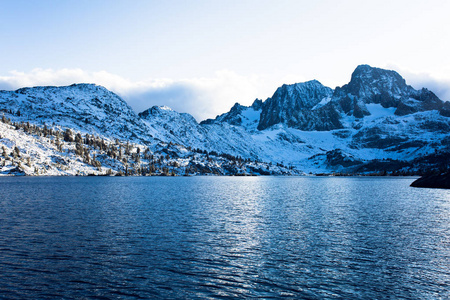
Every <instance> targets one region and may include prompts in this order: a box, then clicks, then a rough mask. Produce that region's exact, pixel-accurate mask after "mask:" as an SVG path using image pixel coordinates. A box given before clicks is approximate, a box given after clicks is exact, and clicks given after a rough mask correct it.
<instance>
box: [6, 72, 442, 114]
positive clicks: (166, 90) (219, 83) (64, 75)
mask: <svg viewBox="0 0 450 300" xmlns="http://www.w3.org/2000/svg"><path fill="white" fill-rule="evenodd" d="M393 69H397V70H398V69H399V68H398V67H395V68H393ZM400 71H401V73H402V74H404V75H405V78H406V81H407V83H408V84H410V85H412V86H413V87H414V88H416V89H420V88H422V87H426V88H428V89H430V90H432V91H433V92H435V93H436V95H437V96H438V97H439V98H441V99H442V100H445V101H449V100H450V80H447V79H437V78H434V77H433V76H431V75H430V74H426V73H420V74H418V73H413V72H410V71H407V70H400ZM286 78H289V81H292V83H294V82H301V81H303V80H304V79H303V78H301V79H299V80H297V81H296V80H295V79H294V76H292V75H290V76H287V77H286ZM286 78H283V79H280V82H282V81H286ZM316 79H318V80H319V81H320V78H316ZM73 83H95V84H98V85H102V86H104V87H106V88H107V89H110V90H112V91H114V92H115V93H117V94H119V95H120V96H122V97H123V98H124V99H125V100H126V101H127V102H128V104H129V105H130V106H131V107H132V108H133V109H134V110H135V111H136V112H141V111H144V110H146V109H148V108H150V107H152V106H154V105H160V106H162V105H166V106H169V107H171V108H173V109H174V110H176V111H178V112H187V113H190V114H192V115H193V116H194V117H195V118H196V119H197V121H201V120H204V119H207V118H213V117H215V116H216V115H218V114H220V113H222V112H223V111H227V110H229V108H230V107H232V106H233V105H234V103H236V102H239V103H241V104H244V105H250V104H251V103H252V102H253V100H254V99H255V98H262V99H263V100H264V99H265V98H267V97H270V96H272V94H271V93H272V92H273V90H274V88H275V87H276V86H278V85H279V83H278V82H273V81H271V80H269V79H268V78H265V77H262V76H256V75H253V76H243V75H240V74H237V73H235V72H233V71H230V70H222V71H218V72H216V73H215V74H213V75H212V76H210V77H201V78H186V79H171V78H155V79H146V80H141V81H132V80H130V79H127V78H124V77H121V76H119V75H116V74H112V73H109V72H106V71H98V72H92V71H86V70H82V69H58V70H54V69H40V68H37V69H33V70H31V71H30V72H19V71H11V72H9V74H8V75H6V76H0V90H15V89H18V88H22V87H31V86H48V85H52V86H63V85H70V84H73Z"/></svg>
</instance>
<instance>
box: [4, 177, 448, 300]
mask: <svg viewBox="0 0 450 300" xmlns="http://www.w3.org/2000/svg"><path fill="white" fill-rule="evenodd" d="M412 181H413V179H412V178H353V177H349V178H340V177H339V178H330V177H177V178H167V177H134V178H131V177H130V178H124V177H120V178H118V177H112V178H109V177H49V178H43V177H39V178H38V177H25V178H17V177H16V178H13V177H6V178H5V177H3V178H0V298H6V299H24V298H28V299H38V298H41V299H42V298H77V299H80V298H84V299H138V298H151V299H196V298H198V299H205V298H281V297H286V298H306V299H327V298H330V299H336V298H342V299H352V298H359V299H388V298H389V299H392V298H396V299H398V298H408V299H430V298H431V299H432V298H443V299H448V298H450V191H448V190H439V189H416V188H410V187H409V184H410V183H411V182H412Z"/></svg>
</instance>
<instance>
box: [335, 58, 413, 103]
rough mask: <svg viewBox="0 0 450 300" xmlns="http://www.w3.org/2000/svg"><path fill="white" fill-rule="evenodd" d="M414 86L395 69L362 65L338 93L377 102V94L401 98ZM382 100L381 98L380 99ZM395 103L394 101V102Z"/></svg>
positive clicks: (367, 101) (368, 101) (337, 90)
mask: <svg viewBox="0 0 450 300" xmlns="http://www.w3.org/2000/svg"><path fill="white" fill-rule="evenodd" d="M412 91H413V88H412V87H411V86H409V85H407V84H406V81H405V79H404V78H403V77H402V76H400V74H398V73H397V72H395V71H392V70H384V69H380V68H373V67H371V66H369V65H360V66H358V67H357V68H356V69H355V71H353V74H352V77H351V80H350V82H349V83H348V84H346V85H344V86H343V87H342V88H337V89H336V93H340V92H344V93H345V94H350V95H353V96H356V97H358V98H360V99H362V100H364V102H366V103H371V102H375V101H376V100H377V99H373V98H374V96H375V95H381V94H387V95H389V96H393V97H394V98H399V97H401V96H405V95H408V94H410V93H411V92H412ZM380 100H381V99H380ZM392 104H394V103H392Z"/></svg>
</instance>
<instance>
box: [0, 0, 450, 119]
mask: <svg viewBox="0 0 450 300" xmlns="http://www.w3.org/2000/svg"><path fill="white" fill-rule="evenodd" d="M0 5H1V6H0V7H1V10H0V89H5V90H12V89H17V88H20V87H25V86H38V85H70V84H72V83H96V84H99V85H102V86H104V87H106V88H108V89H110V90H112V91H114V92H116V93H117V94H119V95H120V96H122V97H123V98H124V99H125V100H126V101H127V102H128V103H129V104H130V106H131V107H132V108H133V109H134V110H135V111H136V112H141V111H143V110H145V109H147V108H150V107H151V106H153V105H166V106H169V107H171V108H173V109H174V110H176V111H178V112H187V113H190V114H192V115H193V116H194V117H195V118H196V119H197V120H198V121H200V120H203V119H206V118H213V117H215V116H216V115H218V114H221V113H224V112H226V111H228V110H229V109H230V108H231V106H232V105H233V104H234V103H236V102H239V103H241V104H243V105H250V104H251V103H252V102H253V101H254V100H255V98H259V99H263V100H265V99H266V98H268V97H270V96H272V94H273V93H274V92H275V90H276V88H277V87H278V86H281V85H282V84H292V83H296V82H303V81H307V80H312V79H317V80H319V81H320V82H321V83H322V84H324V85H326V86H329V87H331V88H334V87H336V86H342V85H344V84H346V83H348V81H349V80H350V76H351V73H352V72H353V70H354V69H355V68H356V66H358V65H360V64H369V65H371V66H373V67H380V68H386V69H392V70H395V71H397V72H399V73H400V74H401V75H402V76H403V77H404V78H405V79H406V81H407V83H408V84H410V85H412V86H413V87H415V88H422V87H427V88H428V89H430V90H432V91H433V92H435V93H436V94H437V95H438V96H439V97H440V98H441V99H443V100H450V58H449V57H450V18H449V17H448V15H449V14H450V1H447V0H442V1H441V0H428V1H415V0H409V1H403V0H389V1H385V0H377V1H370V0H369V1H353V0H340V1H326V0H315V1H303V0H296V1H287V0H276V1H275V0H273V1H265V0H257V1H253V0H239V1H234V0H209V1H201V0H198V1H197V0H190V1H182V0H179V1H171V0H165V1H151V0H147V1H139V0H134V1H120V0H89V1H85V0H53V1H49V0H39V1H33V0H28V1H25V0H15V1H10V0H0Z"/></svg>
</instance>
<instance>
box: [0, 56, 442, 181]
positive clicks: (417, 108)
mask: <svg viewBox="0 0 450 300" xmlns="http://www.w3.org/2000/svg"><path fill="white" fill-rule="evenodd" d="M0 111H3V112H4V113H6V115H7V116H8V118H11V119H12V120H13V121H15V122H31V123H33V124H39V125H40V126H46V125H48V126H52V124H53V125H57V126H62V127H61V128H70V129H72V130H75V131H76V132H80V133H84V134H86V133H89V134H92V133H95V134H97V135H99V136H103V137H105V138H119V139H121V140H123V141H131V142H136V143H141V144H143V145H147V146H149V147H151V148H152V149H153V150H155V149H156V148H158V147H159V148H164V147H165V146H158V145H161V143H162V144H163V145H168V144H170V143H175V144H177V145H182V147H187V148H186V149H197V150H199V151H207V152H208V153H209V152H211V153H216V154H223V155H225V156H227V155H228V156H230V157H240V158H242V159H250V160H254V161H261V162H264V161H265V162H268V163H271V164H277V165H278V164H279V165H283V164H286V165H289V166H291V167H295V168H297V169H298V170H301V171H304V172H312V173H321V172H351V173H359V172H375V171H380V170H379V169H380V168H388V169H389V168H390V169H392V170H394V169H395V168H397V169H398V170H403V171H409V170H416V171H418V170H419V169H420V168H431V167H433V166H432V163H429V162H426V160H425V157H428V156H430V155H433V154H434V153H441V152H442V151H444V152H445V151H446V149H448V146H450V136H449V132H450V118H449V117H450V103H449V102H444V101H442V100H440V99H439V98H438V97H437V96H436V95H435V94H434V93H433V92H431V91H429V90H427V89H425V88H423V89H421V90H415V89H414V88H412V87H411V86H409V85H407V84H406V81H405V80H404V79H403V78H402V77H401V76H400V75H399V74H398V73H397V72H395V71H391V70H383V69H379V68H372V67H370V66H368V65H360V66H358V67H357V68H356V69H355V71H354V72H353V73H352V75H351V80H350V82H349V83H348V84H346V85H343V86H342V87H336V88H335V89H331V88H329V87H326V86H323V85H322V84H321V83H320V82H319V81H317V80H311V81H307V82H303V83H296V84H291V85H287V84H285V85H282V86H281V87H279V88H278V89H277V90H276V91H275V92H274V94H273V96H272V97H270V98H268V99H266V100H265V101H263V100H260V99H256V100H255V101H254V102H253V104H252V105H251V106H243V105H240V104H239V103H236V104H235V105H234V106H233V107H232V108H231V109H230V111H229V112H226V113H223V114H221V115H218V116H217V117H216V118H215V119H208V120H204V121H202V122H200V123H198V122H197V121H196V120H195V119H194V118H193V117H192V116H191V115H190V114H187V113H178V112H176V111H173V110H172V109H170V108H167V107H161V106H154V107H151V108H149V109H147V110H145V111H143V112H140V113H139V114H136V113H135V112H134V111H133V110H132V109H131V107H129V105H128V104H127V103H126V102H125V101H124V100H123V99H121V98H120V97H119V96H117V95H116V94H114V93H112V92H110V91H108V90H107V89H105V88H104V87H101V86H97V85H94V84H74V85H70V86H66V87H51V86H49V87H35V88H21V89H18V90H16V91H0ZM180 149H181V148H180ZM183 151H188V152H189V151H191V150H183ZM169 152H170V151H169ZM177 155H178V156H179V155H180V154H177ZM440 157H441V156H440ZM444 157H445V156H444ZM421 159H422V160H423V164H422V165H420V163H419V164H418V166H419V165H420V167H415V166H413V165H411V162H412V161H417V160H419V161H421ZM375 162H377V163H375ZM400 162H401V163H400ZM440 163H442V159H441V161H440ZM443 163H444V165H445V164H448V162H447V161H446V160H445V159H444V161H443ZM427 164H428V165H427ZM436 165H437V163H434V167H436ZM261 173H265V172H263V171H261V172H260V173H259V174H261ZM269 173H270V172H269Z"/></svg>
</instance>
